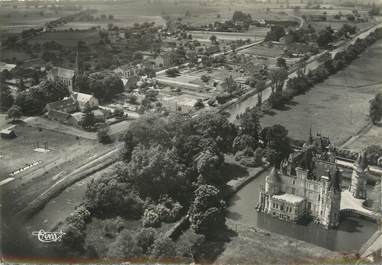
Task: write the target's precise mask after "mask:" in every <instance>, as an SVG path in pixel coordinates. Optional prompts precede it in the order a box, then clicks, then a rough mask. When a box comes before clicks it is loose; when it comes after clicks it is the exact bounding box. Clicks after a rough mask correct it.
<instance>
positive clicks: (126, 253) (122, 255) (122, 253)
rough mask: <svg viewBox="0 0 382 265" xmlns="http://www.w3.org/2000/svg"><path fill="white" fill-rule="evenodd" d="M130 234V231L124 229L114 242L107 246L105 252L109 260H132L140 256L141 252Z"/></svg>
mask: <svg viewBox="0 0 382 265" xmlns="http://www.w3.org/2000/svg"><path fill="white" fill-rule="evenodd" d="M131 233H132V232H131V230H127V229H125V230H123V231H122V232H121V233H120V234H119V235H118V237H117V239H116V240H115V242H113V243H112V244H111V245H110V246H109V250H108V252H107V256H108V257H109V258H115V259H132V258H139V257H141V256H142V254H143V250H142V248H140V247H139V246H138V245H137V244H136V241H135V238H134V237H133V235H132V234H131Z"/></svg>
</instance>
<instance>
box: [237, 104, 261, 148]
mask: <svg viewBox="0 0 382 265" xmlns="http://www.w3.org/2000/svg"><path fill="white" fill-rule="evenodd" d="M238 122H239V132H240V133H241V134H246V135H249V136H251V137H253V139H254V141H255V143H257V142H258V140H259V135H260V132H261V124H260V116H259V112H258V110H257V109H256V108H252V109H250V108H247V109H246V110H245V111H244V113H242V114H241V115H239V117H238Z"/></svg>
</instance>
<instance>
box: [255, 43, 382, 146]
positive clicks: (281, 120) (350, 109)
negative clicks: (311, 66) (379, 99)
mask: <svg viewBox="0 0 382 265" xmlns="http://www.w3.org/2000/svg"><path fill="white" fill-rule="evenodd" d="M381 56H382V42H381V41H380V42H378V43H376V44H374V45H373V46H372V47H370V48H369V49H368V50H366V51H365V52H364V53H362V54H361V57H360V58H358V59H356V60H355V61H354V62H353V63H352V64H351V65H350V66H348V67H347V68H346V69H345V70H343V71H341V72H339V73H337V74H335V75H333V76H332V77H330V78H329V79H327V80H326V81H325V82H323V83H321V84H318V85H316V86H315V87H313V88H312V89H311V90H310V91H309V92H307V94H305V95H300V96H297V97H295V98H294V101H293V102H292V104H291V105H289V106H286V109H285V110H276V111H274V115H266V116H264V117H263V118H262V124H263V126H269V125H273V124H281V125H283V126H285V127H286V128H287V129H288V131H289V135H290V136H291V137H292V138H295V139H300V140H306V138H307V135H308V133H309V129H310V128H312V130H313V132H321V133H322V134H325V135H328V136H330V138H331V140H332V142H333V143H334V144H339V143H341V142H343V141H344V140H346V139H348V138H349V137H351V136H353V135H355V134H356V133H357V132H358V131H359V130H360V129H361V128H362V127H364V126H365V125H366V124H367V123H368V122H369V121H368V110H369V100H370V99H371V98H373V97H374V95H375V93H376V92H377V91H378V90H380V89H381V88H382V76H381V71H380V58H381ZM378 138H379V137H378ZM374 141H375V140H374ZM379 141H380V142H382V138H380V140H379ZM365 144H366V143H365Z"/></svg>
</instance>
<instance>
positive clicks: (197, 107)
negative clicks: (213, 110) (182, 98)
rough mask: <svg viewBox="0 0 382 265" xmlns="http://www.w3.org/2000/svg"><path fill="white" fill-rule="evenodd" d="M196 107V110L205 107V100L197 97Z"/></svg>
mask: <svg viewBox="0 0 382 265" xmlns="http://www.w3.org/2000/svg"><path fill="white" fill-rule="evenodd" d="M194 108H195V109H196V110H200V109H202V108H204V103H203V100H202V99H200V98H199V99H197V100H196V102H195V104H194Z"/></svg>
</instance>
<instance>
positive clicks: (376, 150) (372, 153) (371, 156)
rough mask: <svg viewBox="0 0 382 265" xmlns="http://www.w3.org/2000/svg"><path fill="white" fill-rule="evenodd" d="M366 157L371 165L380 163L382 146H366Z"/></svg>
mask: <svg viewBox="0 0 382 265" xmlns="http://www.w3.org/2000/svg"><path fill="white" fill-rule="evenodd" d="M365 152H366V158H367V162H368V163H369V164H370V165H378V159H379V158H381V157H382V146H380V145H370V146H368V147H367V148H366V150H365Z"/></svg>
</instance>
